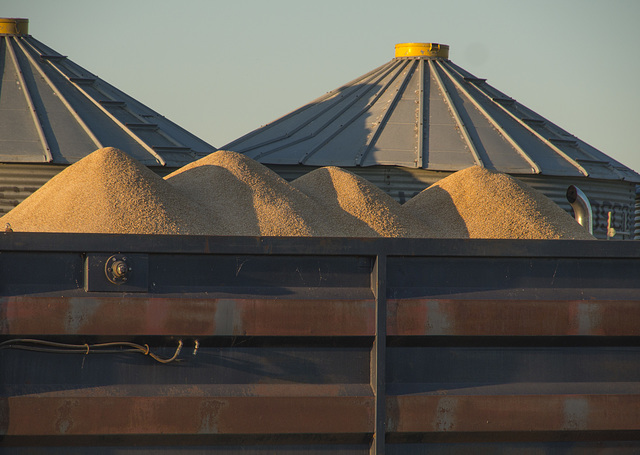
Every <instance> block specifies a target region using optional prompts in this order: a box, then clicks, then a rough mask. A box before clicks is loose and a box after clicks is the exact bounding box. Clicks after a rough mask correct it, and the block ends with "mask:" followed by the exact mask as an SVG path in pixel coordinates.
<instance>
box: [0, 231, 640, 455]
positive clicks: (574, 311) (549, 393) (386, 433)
mask: <svg viewBox="0 0 640 455" xmlns="http://www.w3.org/2000/svg"><path fill="white" fill-rule="evenodd" d="M116 251H118V252H120V254H118V257H120V258H121V260H123V261H126V263H127V264H128V265H129V266H130V270H131V272H130V274H129V275H128V276H129V278H130V280H128V281H127V283H126V284H125V283H121V284H116V283H114V282H111V281H109V280H108V277H109V275H108V274H107V273H106V269H107V267H106V266H107V264H108V263H109V257H110V255H111V254H112V252H116ZM0 253H1V254H0V340H2V344H1V345H0V348H2V349H0V453H3V454H4V453H13V454H28V453H29V454H31V453H38V454H80V453H97V454H115V453H117V454H131V455H133V454H136V455H142V454H158V453H159V454H177V453H188V454H191V455H194V454H205V453H211V452H215V453H225V454H233V455H237V454H240V453H243V454H254V455H255V454H261V455H266V454H276V453H277V454H285V455H294V454H323V455H329V454H352V455H355V454H358V455H367V454H368V455H381V454H384V453H388V454H397V455H401V454H402V455H418V454H426V453H429V454H432V453H437V454H448V455H452V454H469V453H473V454H476V453H480V454H489V453H490V454H494V453H499V454H518V455H520V454H523V453H524V454H539V453H544V454H549V453H553V454H556V453H558V454H575V453H581V454H582V453H591V454H595V453H616V454H619V453H629V454H631V453H635V454H637V453H640V452H639V451H640V328H639V326H638V324H637V321H638V320H639V319H640V300H639V299H638V296H639V295H640V281H639V280H638V279H637V277H638V276H639V275H640V243H637V242H594V241H562V240H557V241H545V240H541V241H538V240H532V241H526V242H525V241H521V240H477V239H472V240H464V241H462V240H452V239H438V240H433V239H366V240H363V239H345V238H333V239H317V238H315V239H314V238H304V237H296V238H279V237H265V238H252V237H224V238H222V237H200V236H143V235H128V236H125V235H76V234H66V235H65V234H41V233H19V232H14V233H2V234H1V235H0ZM125 255H126V259H124V256H125ZM25 338H29V339H30V342H28V341H29V340H25ZM34 339H37V340H39V341H41V343H39V344H36V343H34V341H35V340H34ZM179 340H180V341H182V342H183V345H182V350H181V351H180V352H177V351H176V348H177V346H179ZM53 341H62V342H64V343H65V346H64V347H63V346H59V345H58V346H56V347H54V351H52V350H51V348H52V347H51V346H50V345H44V344H43V343H46V342H53ZM107 341H110V342H111V343H110V344H109V345H108V346H105V345H104V344H103V343H104V342H107ZM126 342H132V343H136V344H137V346H139V347H140V348H142V349H141V350H133V351H132V350H130V349H128V348H129V347H131V346H130V345H128V344H127V345H125V346H123V345H122V344H123V343H126ZM100 344H102V346H100ZM145 345H146V349H144V346H145ZM9 346H12V347H13V348H16V349H7V348H8V347H9ZM117 346H119V347H120V348H121V349H120V348H117ZM18 348H34V349H18ZM105 349H106V350H105ZM60 351H62V352H60ZM149 352H151V354H157V355H159V356H160V357H161V358H163V359H167V358H171V357H172V355H175V356H176V357H175V358H176V361H175V362H173V361H172V362H170V363H158V362H155V361H154V360H153V359H152V358H151V356H150V355H144V354H149Z"/></svg>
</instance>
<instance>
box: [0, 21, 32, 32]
mask: <svg viewBox="0 0 640 455" xmlns="http://www.w3.org/2000/svg"><path fill="white" fill-rule="evenodd" d="M28 34H29V19H22V18H16V17H0V35H28Z"/></svg>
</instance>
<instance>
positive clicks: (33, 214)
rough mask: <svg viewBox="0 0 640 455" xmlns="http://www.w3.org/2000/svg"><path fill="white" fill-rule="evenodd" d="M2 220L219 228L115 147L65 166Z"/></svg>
mask: <svg viewBox="0 0 640 455" xmlns="http://www.w3.org/2000/svg"><path fill="white" fill-rule="evenodd" d="M0 222H1V223H2V226H4V225H5V224H6V223H9V224H10V225H11V228H12V229H13V230H14V231H25V232H76V233H78V232H88V233H109V234H127V233H132V234H208V235H218V234H220V233H221V232H222V229H221V227H220V225H219V223H216V222H214V218H213V216H212V215H211V214H208V213H206V210H205V209H203V208H202V207H200V206H198V205H197V204H196V203H195V202H193V201H191V200H189V199H188V198H186V197H185V196H184V195H182V194H181V193H179V192H178V191H176V190H175V189H174V188H173V187H171V185H169V184H168V183H167V182H165V181H164V180H163V179H162V178H161V177H159V176H158V175H156V174H155V173H153V172H152V171H150V170H149V169H148V168H146V167H145V166H143V165H141V164H140V163H138V162H137V161H136V160H134V159H132V158H130V157H129V156H128V155H127V154H125V153H124V152H122V151H120V150H118V149H115V148H103V149H99V150H96V151H95V152H93V153H91V154H90V155H88V156H86V157H85V158H83V159H82V160H80V161H78V162H77V163H75V164H73V165H71V166H69V167H68V168H66V169H65V170H63V171H62V172H60V173H59V174H57V175H56V176H55V177H53V178H52V179H51V180H49V182H47V183H46V184H45V185H43V186H42V187H41V188H40V189H38V190H37V191H36V192H34V193H33V194H32V195H31V196H29V197H28V198H27V199H25V200H24V201H22V203H20V204H19V205H18V206H17V207H15V208H14V209H13V210H11V211H10V212H9V213H7V214H6V215H4V216H3V217H2V219H1V220H0Z"/></svg>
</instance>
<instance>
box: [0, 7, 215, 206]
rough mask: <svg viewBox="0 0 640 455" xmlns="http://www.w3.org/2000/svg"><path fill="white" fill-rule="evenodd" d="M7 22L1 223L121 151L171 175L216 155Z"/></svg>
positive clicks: (0, 134)
mask: <svg viewBox="0 0 640 455" xmlns="http://www.w3.org/2000/svg"><path fill="white" fill-rule="evenodd" d="M28 26H29V21H28V20H27V19H22V18H0V81H1V83H0V144H2V145H0V187H1V188H2V190H1V191H0V215H1V214H3V213H7V212H8V211H9V210H11V209H12V208H13V207H14V206H16V205H17V204H18V203H20V202H21V201H22V200H23V199H25V198H26V197H27V196H29V195H30V194H31V193H33V192H34V191H35V190H36V189H38V188H39V187H40V186H42V185H43V184H44V183H45V182H47V181H48V180H49V179H51V177H53V176H54V175H56V174H57V173H58V172H60V171H61V170H62V169H64V168H65V167H66V166H68V165H69V164H72V163H75V162H77V161H78V160H80V159H81V158H83V157H85V156H87V155H88V154H90V153H91V152H93V151H94V150H97V149H99V148H102V147H107V146H111V147H117V148H119V149H121V150H123V151H125V152H127V153H128V154H129V155H131V156H132V157H133V158H135V159H136V160H138V161H139V162H141V163H142V164H145V165H146V166H148V167H150V168H151V169H152V170H154V171H156V172H157V173H159V174H161V175H164V174H166V173H169V172H171V171H172V170H174V169H176V168H178V167H181V166H183V165H184V164H187V163H190V162H192V161H195V160H196V159H198V158H201V157H203V156H205V155H207V154H209V153H211V152H214V151H215V150H216V148H215V147H213V146H211V145H209V144H207V143H206V142H204V141H203V140H201V139H199V138H197V137H196V136H194V135H193V134H191V133H189V132H188V131H186V130H184V129H183V128H181V127H180V126H178V125H176V124H175V123H173V122H171V121H170V120H168V119H166V118H165V117H164V116H162V115H160V114H158V113H157V112H155V111H153V110H152V109H150V108H149V107H147V106H145V105H143V104H142V103H140V102H138V101H136V100H135V99H134V98H132V97H131V96H129V95H127V94H126V93H123V92H122V91H120V90H118V89H117V88H116V87H114V86H112V85H110V84H109V83H107V82H106V81H104V80H102V79H100V78H99V77H98V76H96V75H95V74H92V73H91V72H89V71H88V70H86V69H84V68H82V67H81V66H79V65H77V64H76V63H74V62H73V61H72V60H71V59H69V58H67V57H66V56H64V55H61V54H60V53H58V52H56V51H54V50H53V49H51V48H50V47H48V46H47V45H45V44H43V43H42V42H40V41H38V40H37V39H35V38H34V37H33V36H31V35H29V34H28Z"/></svg>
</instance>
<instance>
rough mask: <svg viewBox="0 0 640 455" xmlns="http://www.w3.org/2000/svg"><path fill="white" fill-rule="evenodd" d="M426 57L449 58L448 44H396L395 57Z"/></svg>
mask: <svg viewBox="0 0 640 455" xmlns="http://www.w3.org/2000/svg"><path fill="white" fill-rule="evenodd" d="M399 57H426V58H444V59H448V58H449V46H448V45H446V44H439V43H400V44H396V58H399Z"/></svg>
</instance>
